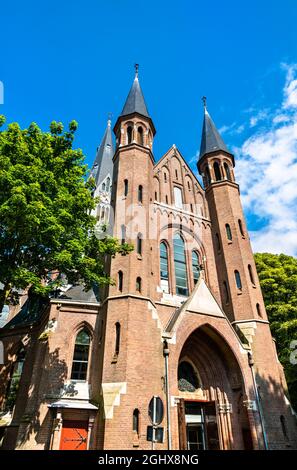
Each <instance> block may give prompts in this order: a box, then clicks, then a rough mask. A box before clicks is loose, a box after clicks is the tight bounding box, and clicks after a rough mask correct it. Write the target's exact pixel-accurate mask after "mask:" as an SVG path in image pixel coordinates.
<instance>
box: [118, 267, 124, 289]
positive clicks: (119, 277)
mask: <svg viewBox="0 0 297 470" xmlns="http://www.w3.org/2000/svg"><path fill="white" fill-rule="evenodd" d="M118 289H119V291H120V292H122V291H123V271H119V272H118Z"/></svg>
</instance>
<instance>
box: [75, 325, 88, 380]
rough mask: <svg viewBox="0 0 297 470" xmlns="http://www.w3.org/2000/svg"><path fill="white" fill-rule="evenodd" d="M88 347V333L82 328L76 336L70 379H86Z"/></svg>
mask: <svg viewBox="0 0 297 470" xmlns="http://www.w3.org/2000/svg"><path fill="white" fill-rule="evenodd" d="M89 349H90V335H89V333H88V331H87V330H86V329H85V328H84V329H83V330H81V331H80V332H79V333H78V335H77V336H76V340H75V346H74V354H73V360H72V370H71V379H72V380H84V381H85V380H86V379H87V372H88V360H89Z"/></svg>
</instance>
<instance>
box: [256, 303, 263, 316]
mask: <svg viewBox="0 0 297 470" xmlns="http://www.w3.org/2000/svg"><path fill="white" fill-rule="evenodd" d="M256 309H257V314H258V315H259V317H261V318H262V312H261V308H260V304H258V303H257V304H256Z"/></svg>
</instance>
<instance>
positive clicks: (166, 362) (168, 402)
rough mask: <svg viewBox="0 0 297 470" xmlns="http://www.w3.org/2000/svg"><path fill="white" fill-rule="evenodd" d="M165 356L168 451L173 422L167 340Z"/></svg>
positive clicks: (170, 445) (164, 344) (164, 348)
mask: <svg viewBox="0 0 297 470" xmlns="http://www.w3.org/2000/svg"><path fill="white" fill-rule="evenodd" d="M163 356H164V359H165V386H166V414H167V445H168V450H171V449H172V444H171V420H170V391H169V378H168V377H169V372H168V358H169V348H168V343H167V341H166V340H165V341H164V342H163Z"/></svg>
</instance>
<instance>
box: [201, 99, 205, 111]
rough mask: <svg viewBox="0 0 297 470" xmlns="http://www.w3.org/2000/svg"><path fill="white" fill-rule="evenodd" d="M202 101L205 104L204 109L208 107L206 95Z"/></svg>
mask: <svg viewBox="0 0 297 470" xmlns="http://www.w3.org/2000/svg"><path fill="white" fill-rule="evenodd" d="M201 99H202V102H203V106H204V109H206V96H202V98H201Z"/></svg>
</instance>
